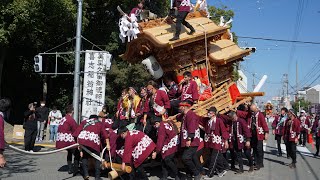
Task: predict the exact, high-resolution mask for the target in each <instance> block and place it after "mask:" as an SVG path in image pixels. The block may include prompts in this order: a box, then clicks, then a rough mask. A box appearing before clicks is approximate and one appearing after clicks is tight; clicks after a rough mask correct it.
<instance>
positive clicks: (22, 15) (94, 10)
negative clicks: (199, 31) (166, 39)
mask: <svg viewBox="0 0 320 180" xmlns="http://www.w3.org/2000/svg"><path fill="white" fill-rule="evenodd" d="M138 2H139V0H133V1H132V0H121V1H115V0H95V1H84V5H83V24H82V27H83V31H82V35H83V36H84V37H85V38H86V39H88V40H90V41H91V42H93V43H94V44H96V45H97V46H98V48H97V47H96V46H93V45H92V44H91V43H89V42H87V41H85V40H82V47H81V48H82V50H87V49H95V50H97V49H102V50H106V51H109V52H110V53H111V54H112V55H113V61H112V67H111V70H110V71H109V72H108V73H107V75H106V78H107V86H106V104H107V105H109V106H110V107H114V106H115V105H116V102H117V99H118V97H119V96H120V94H121V90H122V89H123V88H127V87H129V86H134V87H135V88H138V87H141V86H143V85H145V83H146V82H147V81H148V80H149V79H150V78H151V77H150V75H149V74H148V73H147V72H146V71H145V70H144V68H143V67H142V65H140V64H128V63H127V62H125V61H123V60H122V59H120V58H119V56H120V55H121V54H123V53H124V51H125V44H122V43H121V42H120V40H119V29H118V21H119V18H120V14H119V13H118V11H117V10H116V9H117V6H118V5H119V6H120V7H121V8H122V9H123V10H124V11H125V12H126V13H129V12H130V10H131V9H132V8H133V7H135V6H136V5H137V4H138ZM169 2H170V1H163V0H152V1H145V3H146V4H145V8H146V9H149V10H151V11H152V12H154V13H155V14H157V15H158V17H165V16H166V15H167V13H168V10H169ZM209 9H210V12H211V14H212V19H213V20H214V21H215V22H216V23H218V21H219V18H220V16H221V15H224V16H225V19H226V20H228V19H229V18H231V17H233V16H234V14H233V12H232V11H230V10H227V9H226V7H222V8H215V7H210V8H209ZM76 17H77V1H76V0H46V1H42V0H1V1H0V79H1V80H2V81H0V85H1V89H2V92H1V91H0V95H1V96H6V97H9V98H11V99H12V101H13V105H14V111H13V115H14V116H13V118H16V119H17V121H20V122H21V120H22V114H23V111H24V110H25V109H26V108H27V104H28V103H30V102H34V101H40V100H41V99H42V82H43V80H44V79H45V78H46V82H47V83H48V94H47V105H48V106H49V107H51V106H52V105H56V106H58V108H60V109H64V107H65V106H66V105H67V104H69V103H72V91H73V76H70V75H60V76H46V77H45V76H41V75H39V74H37V73H34V70H33V64H34V61H33V57H34V56H35V55H36V54H38V53H40V52H45V51H47V50H49V49H51V48H53V47H55V46H57V45H59V44H61V43H64V42H66V41H69V40H72V39H73V38H74V37H75V29H76ZM74 46H75V41H74V40H73V41H70V42H69V43H66V44H64V45H63V46H61V47H59V48H56V49H54V50H53V51H52V52H56V51H57V52H64V51H72V50H73V49H74ZM43 58H44V66H45V68H44V71H47V72H52V70H53V69H54V66H55V61H54V60H55V58H56V57H55V56H49V55H44V56H43ZM81 60H82V61H81V63H82V64H83V57H82V58H81ZM2 65H3V70H2ZM73 68H74V55H73V54H70V55H61V56H60V57H58V69H59V72H73ZM1 75H2V77H1ZM137 90H138V89H137Z"/></svg>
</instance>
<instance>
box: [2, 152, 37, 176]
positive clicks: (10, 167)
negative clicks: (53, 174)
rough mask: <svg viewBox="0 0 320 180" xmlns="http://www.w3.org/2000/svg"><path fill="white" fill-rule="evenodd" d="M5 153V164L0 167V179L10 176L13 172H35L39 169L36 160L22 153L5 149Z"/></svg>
mask: <svg viewBox="0 0 320 180" xmlns="http://www.w3.org/2000/svg"><path fill="white" fill-rule="evenodd" d="M5 155H6V160H7V165H6V167H5V168H3V169H1V172H2V173H1V174H0V179H5V178H9V177H12V175H13V174H18V173H28V172H36V171H38V170H39V169H38V168H37V164H36V162H35V161H34V160H33V159H32V158H30V157H27V156H25V155H24V154H20V153H19V154H18V153H15V152H13V151H6V154H5Z"/></svg>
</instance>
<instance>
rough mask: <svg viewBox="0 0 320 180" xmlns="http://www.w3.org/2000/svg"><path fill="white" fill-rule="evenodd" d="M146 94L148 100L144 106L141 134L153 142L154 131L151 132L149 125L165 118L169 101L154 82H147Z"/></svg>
mask: <svg viewBox="0 0 320 180" xmlns="http://www.w3.org/2000/svg"><path fill="white" fill-rule="evenodd" d="M147 92H148V95H149V98H148V99H147V101H146V102H145V106H144V116H143V120H142V124H143V126H144V128H143V132H145V133H146V134H147V135H148V136H149V137H151V138H152V139H154V140H155V138H156V137H154V136H155V135H154V134H152V132H155V131H152V129H153V127H152V126H151V124H154V122H155V121H162V119H163V118H165V117H167V115H168V110H169V109H170V101H169V97H168V95H167V94H166V93H165V92H164V91H161V90H159V89H158V84H157V83H156V82H154V81H149V82H148V85H147Z"/></svg>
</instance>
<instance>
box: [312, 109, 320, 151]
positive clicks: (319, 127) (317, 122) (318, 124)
mask: <svg viewBox="0 0 320 180" xmlns="http://www.w3.org/2000/svg"><path fill="white" fill-rule="evenodd" d="M312 132H313V134H315V136H316V149H317V151H316V153H315V154H314V156H319V148H320V116H319V115H317V116H315V118H314V122H313V125H312Z"/></svg>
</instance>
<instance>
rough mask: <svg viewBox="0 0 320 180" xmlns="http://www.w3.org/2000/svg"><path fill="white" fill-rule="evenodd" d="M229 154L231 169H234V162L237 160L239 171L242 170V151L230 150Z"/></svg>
mask: <svg viewBox="0 0 320 180" xmlns="http://www.w3.org/2000/svg"><path fill="white" fill-rule="evenodd" d="M230 153H231V167H232V168H234V167H235V161H236V159H237V160H238V163H239V169H240V170H241V171H242V170H243V159H242V149H230Z"/></svg>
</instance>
